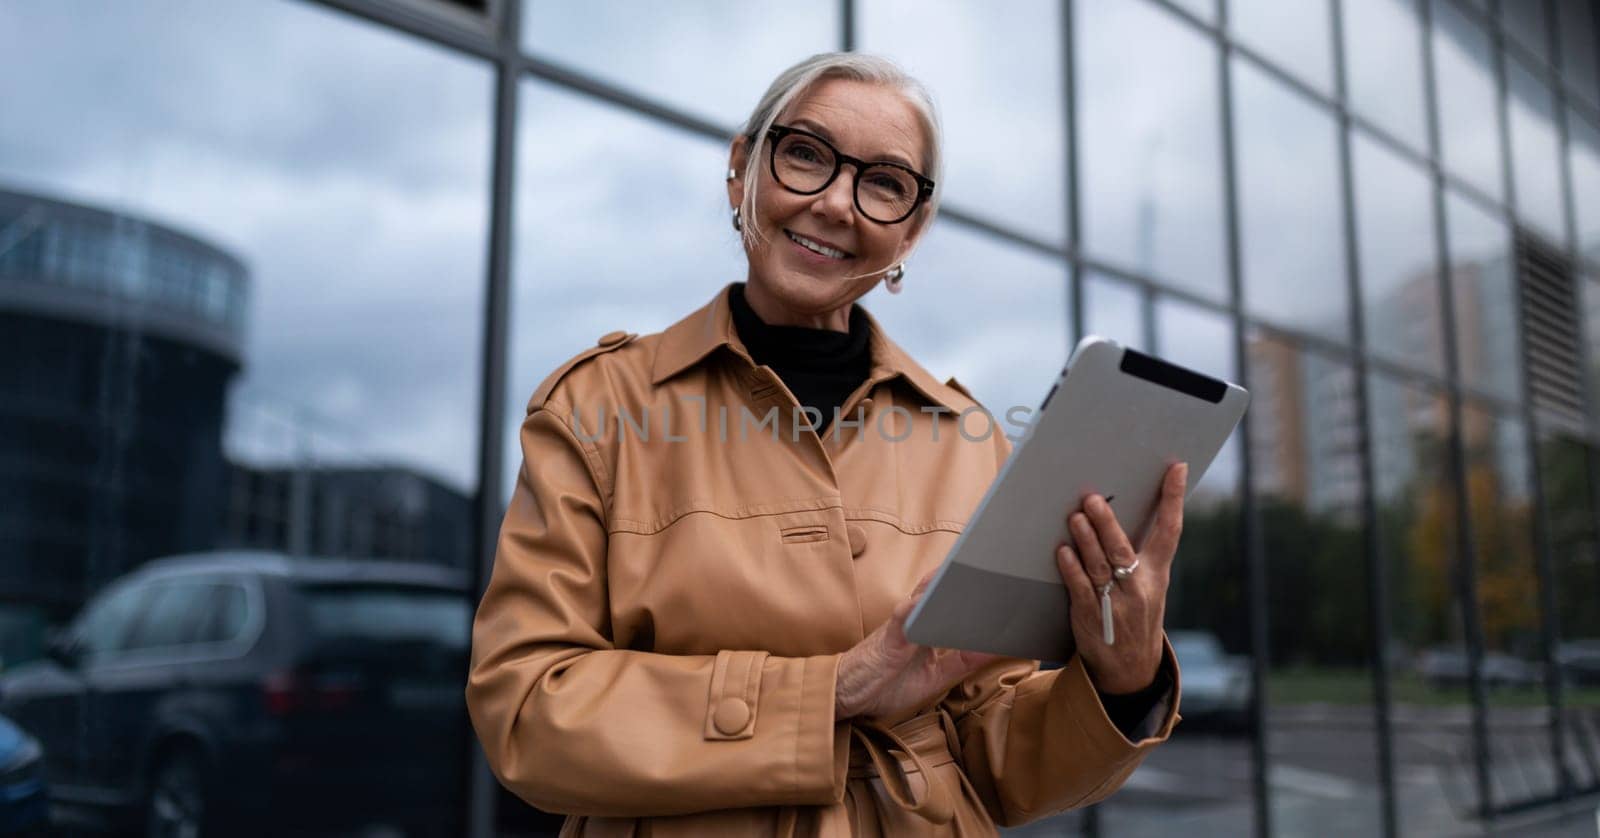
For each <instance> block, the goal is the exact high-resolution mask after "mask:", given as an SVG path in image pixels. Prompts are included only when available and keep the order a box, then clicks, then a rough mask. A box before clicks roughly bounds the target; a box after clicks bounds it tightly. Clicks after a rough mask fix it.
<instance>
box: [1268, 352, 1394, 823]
mask: <svg viewBox="0 0 1600 838" xmlns="http://www.w3.org/2000/svg"><path fill="white" fill-rule="evenodd" d="M1249 364H1250V381H1251V384H1252V385H1253V389H1254V398H1253V399H1252V400H1251V408H1250V411H1249V413H1248V414H1247V421H1249V422H1251V425H1250V432H1251V438H1250V444H1251V446H1252V447H1251V453H1252V455H1253V456H1252V465H1253V467H1254V468H1255V477H1256V485H1257V486H1258V487H1259V489H1258V491H1259V499H1258V510H1259V512H1258V514H1259V516H1260V521H1261V538H1262V548H1263V550H1264V558H1265V561H1266V562H1267V586H1268V591H1267V602H1268V613H1267V619H1268V630H1269V634H1270V638H1271V639H1270V651H1271V658H1270V660H1269V661H1267V665H1268V666H1269V667H1270V668H1269V671H1268V674H1267V699H1266V700H1267V706H1268V712H1267V719H1268V722H1267V736H1268V741H1267V745H1268V749H1269V751H1270V753H1271V754H1272V763H1271V770H1272V771H1273V772H1274V774H1276V775H1279V776H1284V775H1288V776H1293V777H1295V778H1298V779H1300V780H1303V781H1304V782H1295V781H1290V782H1279V783H1273V784H1272V791H1271V805H1272V813H1273V818H1274V828H1276V829H1281V830H1283V831H1284V832H1285V833H1287V834H1307V835H1310V834H1326V833H1336V834H1341V835H1372V834H1376V833H1377V832H1379V831H1380V826H1379V788H1378V783H1377V782H1376V776H1377V767H1378V753H1377V748H1378V740H1377V729H1376V723H1375V719H1374V710H1373V692H1372V691H1373V673H1372V671H1371V660H1372V654H1371V650H1372V632H1371V628H1370V626H1371V617H1370V615H1369V613H1368V608H1369V604H1368V602H1367V576H1368V574H1367V561H1366V556H1365V553H1366V551H1365V549H1364V543H1363V540H1362V524H1361V498H1362V484H1361V468H1360V463H1361V450H1360V439H1361V435H1360V434H1359V433H1358V425H1357V419H1358V413H1357V404H1356V388H1355V376H1354V373H1353V372H1352V370H1351V368H1350V367H1349V366H1348V365H1347V364H1346V363H1344V362H1343V361H1340V360H1334V359H1332V358H1328V357H1325V356H1322V355H1320V354H1316V353H1312V352H1309V351H1306V350H1304V349H1303V348H1302V347H1300V346H1298V345H1297V344H1295V343H1293V342H1290V341H1287V340H1283V339H1280V338H1276V337H1271V336H1268V335H1266V334H1262V333H1255V334H1252V335H1251V336H1250V341H1249ZM1332 719H1337V720H1338V722H1337V727H1336V729H1330V720H1332ZM1334 792H1336V794H1335V793H1334Z"/></svg>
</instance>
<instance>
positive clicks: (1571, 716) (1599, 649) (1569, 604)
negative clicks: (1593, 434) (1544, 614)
mask: <svg viewBox="0 0 1600 838" xmlns="http://www.w3.org/2000/svg"><path fill="white" fill-rule="evenodd" d="M1595 454H1596V451H1595V449H1594V447H1593V446H1592V445H1588V444H1585V442H1584V441H1583V440H1579V439H1574V438H1572V437H1567V436H1556V435H1553V434H1546V435H1543V437H1542V438H1541V439H1540V441H1539V479H1540V488H1541V489H1542V490H1543V494H1544V503H1545V508H1546V510H1547V511H1546V515H1547V520H1548V521H1549V527H1550V560H1551V573H1552V574H1553V576H1552V579H1551V581H1552V583H1553V584H1552V586H1553V588H1554V594H1555V605H1556V625H1557V628H1558V630H1559V632H1560V637H1561V642H1560V645H1558V646H1557V647H1556V649H1555V657H1556V664H1557V666H1558V667H1560V672H1561V677H1562V680H1563V682H1564V687H1563V690H1562V698H1563V700H1564V701H1565V703H1566V713H1565V715H1564V717H1563V720H1564V722H1565V730H1564V731H1563V737H1562V752H1563V758H1564V761H1565V763H1566V765H1567V769H1568V770H1569V771H1571V772H1572V775H1573V781H1574V785H1575V786H1577V787H1578V788H1588V787H1592V786H1594V785H1595V784H1596V783H1600V765H1596V763H1595V760H1594V756H1595V751H1594V748H1595V746H1594V745H1593V744H1591V743H1590V742H1589V741H1588V739H1589V731H1592V730H1594V729H1595V727H1594V725H1595V724H1596V723H1597V722H1600V610H1597V609H1595V608H1594V607H1593V603H1594V592H1595V591H1596V590H1600V561H1597V560H1596V556H1595V551H1594V544H1595V543H1596V542H1597V540H1600V532H1597V530H1596V522H1595V518H1594V508H1595V507H1594V497H1593V495H1592V493H1591V488H1590V487H1591V486H1592V485H1593V483H1592V478H1591V470H1592V469H1593V468H1594V466H1595Z"/></svg>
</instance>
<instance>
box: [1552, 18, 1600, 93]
mask: <svg viewBox="0 0 1600 838" xmlns="http://www.w3.org/2000/svg"><path fill="white" fill-rule="evenodd" d="M1556 19H1557V21H1558V22H1559V25H1558V26H1557V27H1556V31H1557V32H1558V33H1559V36H1558V37H1560V39H1561V66H1562V73H1561V76H1562V79H1563V80H1565V81H1566V83H1567V87H1568V89H1570V90H1572V91H1573V92H1575V93H1577V94H1578V96H1579V97H1580V98H1582V99H1583V100H1584V101H1586V102H1588V103H1589V104H1591V105H1600V67H1597V66H1596V62H1595V48H1596V41H1595V38H1596V32H1595V19H1594V11H1593V9H1592V8H1591V4H1590V2H1589V0H1556Z"/></svg>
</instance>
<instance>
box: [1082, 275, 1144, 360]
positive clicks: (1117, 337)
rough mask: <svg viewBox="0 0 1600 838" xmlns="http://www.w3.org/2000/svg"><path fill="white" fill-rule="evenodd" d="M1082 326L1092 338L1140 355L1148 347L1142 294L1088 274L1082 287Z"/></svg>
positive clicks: (1119, 282) (1130, 286) (1125, 284)
mask: <svg viewBox="0 0 1600 838" xmlns="http://www.w3.org/2000/svg"><path fill="white" fill-rule="evenodd" d="M1083 326H1084V329H1085V330H1087V331H1088V333H1089V334H1092V335H1100V336H1101V337H1107V338H1111V339H1112V340H1114V341H1116V342H1117V343H1120V344H1122V345H1123V346H1131V347H1133V348H1134V349H1138V350H1141V351H1145V350H1148V348H1149V343H1148V341H1147V340H1146V337H1145V330H1144V294H1143V293H1142V292H1140V290H1139V287H1138V286H1136V285H1134V284H1133V283H1131V282H1124V281H1122V280H1120V279H1115V278H1113V277H1109V276H1105V275H1104V274H1089V276H1088V277H1087V279H1085V280H1084V284H1083Z"/></svg>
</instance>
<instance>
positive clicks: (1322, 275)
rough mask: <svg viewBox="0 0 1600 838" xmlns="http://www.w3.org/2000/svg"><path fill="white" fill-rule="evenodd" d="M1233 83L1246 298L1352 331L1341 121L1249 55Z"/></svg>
mask: <svg viewBox="0 0 1600 838" xmlns="http://www.w3.org/2000/svg"><path fill="white" fill-rule="evenodd" d="M1233 83H1234V93H1235V105H1234V107H1235V111H1234V121H1235V126H1234V135H1235V147H1236V149H1237V155H1238V173H1239V223H1240V225H1241V229H1240V231H1239V232H1240V240H1241V242H1242V245H1243V251H1244V253H1243V269H1244V302H1245V306H1246V308H1247V310H1249V311H1250V312H1251V313H1252V314H1256V315H1259V316H1261V317H1263V318H1266V319H1269V320H1272V321H1274V322H1277V323H1280V324H1282V325H1285V326H1290V327H1294V328H1298V329H1304V330H1306V331H1309V332H1312V333H1315V334H1318V335H1322V336H1325V337H1328V338H1332V339H1334V340H1340V341H1345V340H1349V309H1348V307H1347V306H1348V305H1349V304H1348V302H1347V300H1348V297H1349V295H1348V294H1347V285H1346V282H1347V279H1346V274H1345V248H1344V244H1343V236H1342V235H1341V234H1340V231H1341V230H1343V229H1344V221H1343V218H1344V216H1343V212H1344V211H1343V202H1342V201H1341V200H1340V197H1339V196H1340V186H1339V156H1338V145H1337V137H1338V134H1337V131H1338V128H1337V126H1336V125H1335V123H1334V121H1333V118H1332V116H1331V115H1330V114H1329V113H1328V112H1327V111H1325V110H1323V109H1322V108H1320V107H1318V106H1316V105H1314V104H1312V103H1311V102H1309V101H1307V100H1306V99H1304V98H1303V97H1301V96H1300V95H1299V94H1296V93H1294V92H1293V91H1291V90H1289V89H1288V88H1286V87H1284V86H1283V85H1282V84H1281V83H1279V82H1278V81H1276V80H1274V79H1270V78H1268V77H1267V76H1265V75H1264V74H1262V72H1261V71H1260V70H1257V69H1256V68H1254V67H1252V66H1250V65H1249V64H1247V63H1243V62H1240V61H1235V62H1234V63H1233Z"/></svg>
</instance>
